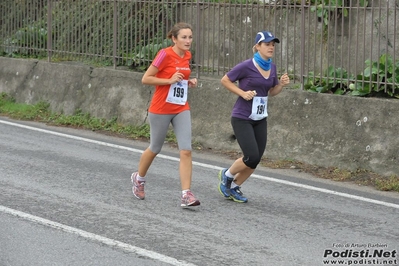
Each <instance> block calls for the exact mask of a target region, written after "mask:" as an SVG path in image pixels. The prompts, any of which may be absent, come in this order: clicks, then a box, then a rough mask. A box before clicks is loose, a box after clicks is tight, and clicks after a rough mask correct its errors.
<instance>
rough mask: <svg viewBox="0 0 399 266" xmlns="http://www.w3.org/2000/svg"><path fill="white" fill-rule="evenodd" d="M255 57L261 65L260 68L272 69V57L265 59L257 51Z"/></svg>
mask: <svg viewBox="0 0 399 266" xmlns="http://www.w3.org/2000/svg"><path fill="white" fill-rule="evenodd" d="M254 59H255V62H256V63H257V64H258V65H259V66H260V68H262V69H263V70H265V71H268V70H270V68H271V67H272V59H271V58H269V59H267V60H265V59H263V58H262V57H261V56H260V54H259V52H256V53H255V54H254Z"/></svg>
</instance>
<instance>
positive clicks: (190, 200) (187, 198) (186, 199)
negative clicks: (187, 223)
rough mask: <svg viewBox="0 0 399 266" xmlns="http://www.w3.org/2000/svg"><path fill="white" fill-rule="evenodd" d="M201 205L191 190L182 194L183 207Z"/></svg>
mask: <svg viewBox="0 0 399 266" xmlns="http://www.w3.org/2000/svg"><path fill="white" fill-rule="evenodd" d="M198 205H200V202H199V200H197V199H196V198H195V197H194V195H193V193H192V192H191V191H187V192H186V193H185V194H184V195H182V196H181V206H182V207H193V206H198Z"/></svg>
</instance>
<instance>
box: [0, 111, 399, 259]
mask: <svg viewBox="0 0 399 266" xmlns="http://www.w3.org/2000/svg"><path fill="white" fill-rule="evenodd" d="M147 145H148V144H147V143H142V142H134V141H131V140H126V139H120V138H115V137H110V136H105V135H101V134H97V133H94V132H90V131H83V130H75V129H70V128H61V127H49V126H46V125H44V124H39V123H32V122H21V121H13V120H9V119H7V118H0V266H22V265H24V266H25V265H26V266H31V265H32V266H36V265H40V266H47V265H49V266H50V265H51V266H54V265H68V266H69V265H79V266H80V265H118V266H119V265H120V266H123V265H139V266H141V265H144V266H146V265H148V266H152V265H198V266H204V265H215V266H216V265H217V266H218V265H262V266H263V265H266V266H292V265H295V266H296V265H299V266H302V265H303V266H313V265H315V266H318V265H332V264H334V262H333V261H336V262H335V264H340V265H399V259H398V254H397V253H398V251H399V222H398V221H399V193H391V192H378V191H375V190H373V189H370V188H365V187H359V186H357V185H352V184H348V183H335V182H331V181H328V180H319V179H317V178H313V177H311V176H307V175H305V174H303V173H300V172H298V171H296V170H292V171H285V170H278V171H277V170H271V169H266V168H260V169H258V170H257V171H256V172H255V174H254V176H252V177H251V178H250V179H249V180H248V181H247V182H246V183H245V185H244V186H243V188H242V190H243V192H244V193H245V195H246V196H247V197H248V198H249V202H248V203H247V204H239V203H234V202H232V201H229V200H225V199H223V198H222V196H221V195H220V194H219V192H218V191H217V184H218V179H217V173H218V171H219V170H220V169H222V168H223V167H226V166H228V165H229V164H230V163H231V162H232V161H231V160H230V159H224V158H221V157H220V156H217V155H213V154H211V153H208V152H194V155H193V160H194V169H193V185H192V190H193V192H194V193H195V195H196V196H197V197H198V198H199V199H200V200H201V206H199V207H198V208H197V209H195V210H191V209H190V210H186V209H182V208H181V207H180V183H179V178H178V168H177V167H178V157H176V155H177V151H176V150H175V149H173V148H169V147H166V146H165V148H164V149H163V151H162V153H161V154H160V155H159V156H158V157H157V158H156V159H155V161H154V163H153V165H152V166H151V168H150V171H149V174H148V177H147V183H146V199H145V200H144V201H140V200H137V199H136V198H134V197H133V195H132V193H131V182H130V175H131V173H132V172H133V171H135V170H136V167H137V164H138V160H139V158H140V155H141V152H142V150H143V149H144V148H146V146H147ZM383 263H385V264H383Z"/></svg>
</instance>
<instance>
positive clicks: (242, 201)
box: [230, 196, 248, 203]
mask: <svg viewBox="0 0 399 266" xmlns="http://www.w3.org/2000/svg"><path fill="white" fill-rule="evenodd" d="M230 199H231V200H233V201H234V202H238V203H247V202H248V200H247V201H244V200H238V199H236V198H234V197H233V196H230Z"/></svg>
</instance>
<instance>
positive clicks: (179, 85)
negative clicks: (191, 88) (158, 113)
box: [166, 80, 188, 105]
mask: <svg viewBox="0 0 399 266" xmlns="http://www.w3.org/2000/svg"><path fill="white" fill-rule="evenodd" d="M187 95H188V80H182V81H178V82H176V83H173V84H171V85H170V87H169V92H168V97H166V102H168V103H173V104H179V105H185V104H186V102H187Z"/></svg>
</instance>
